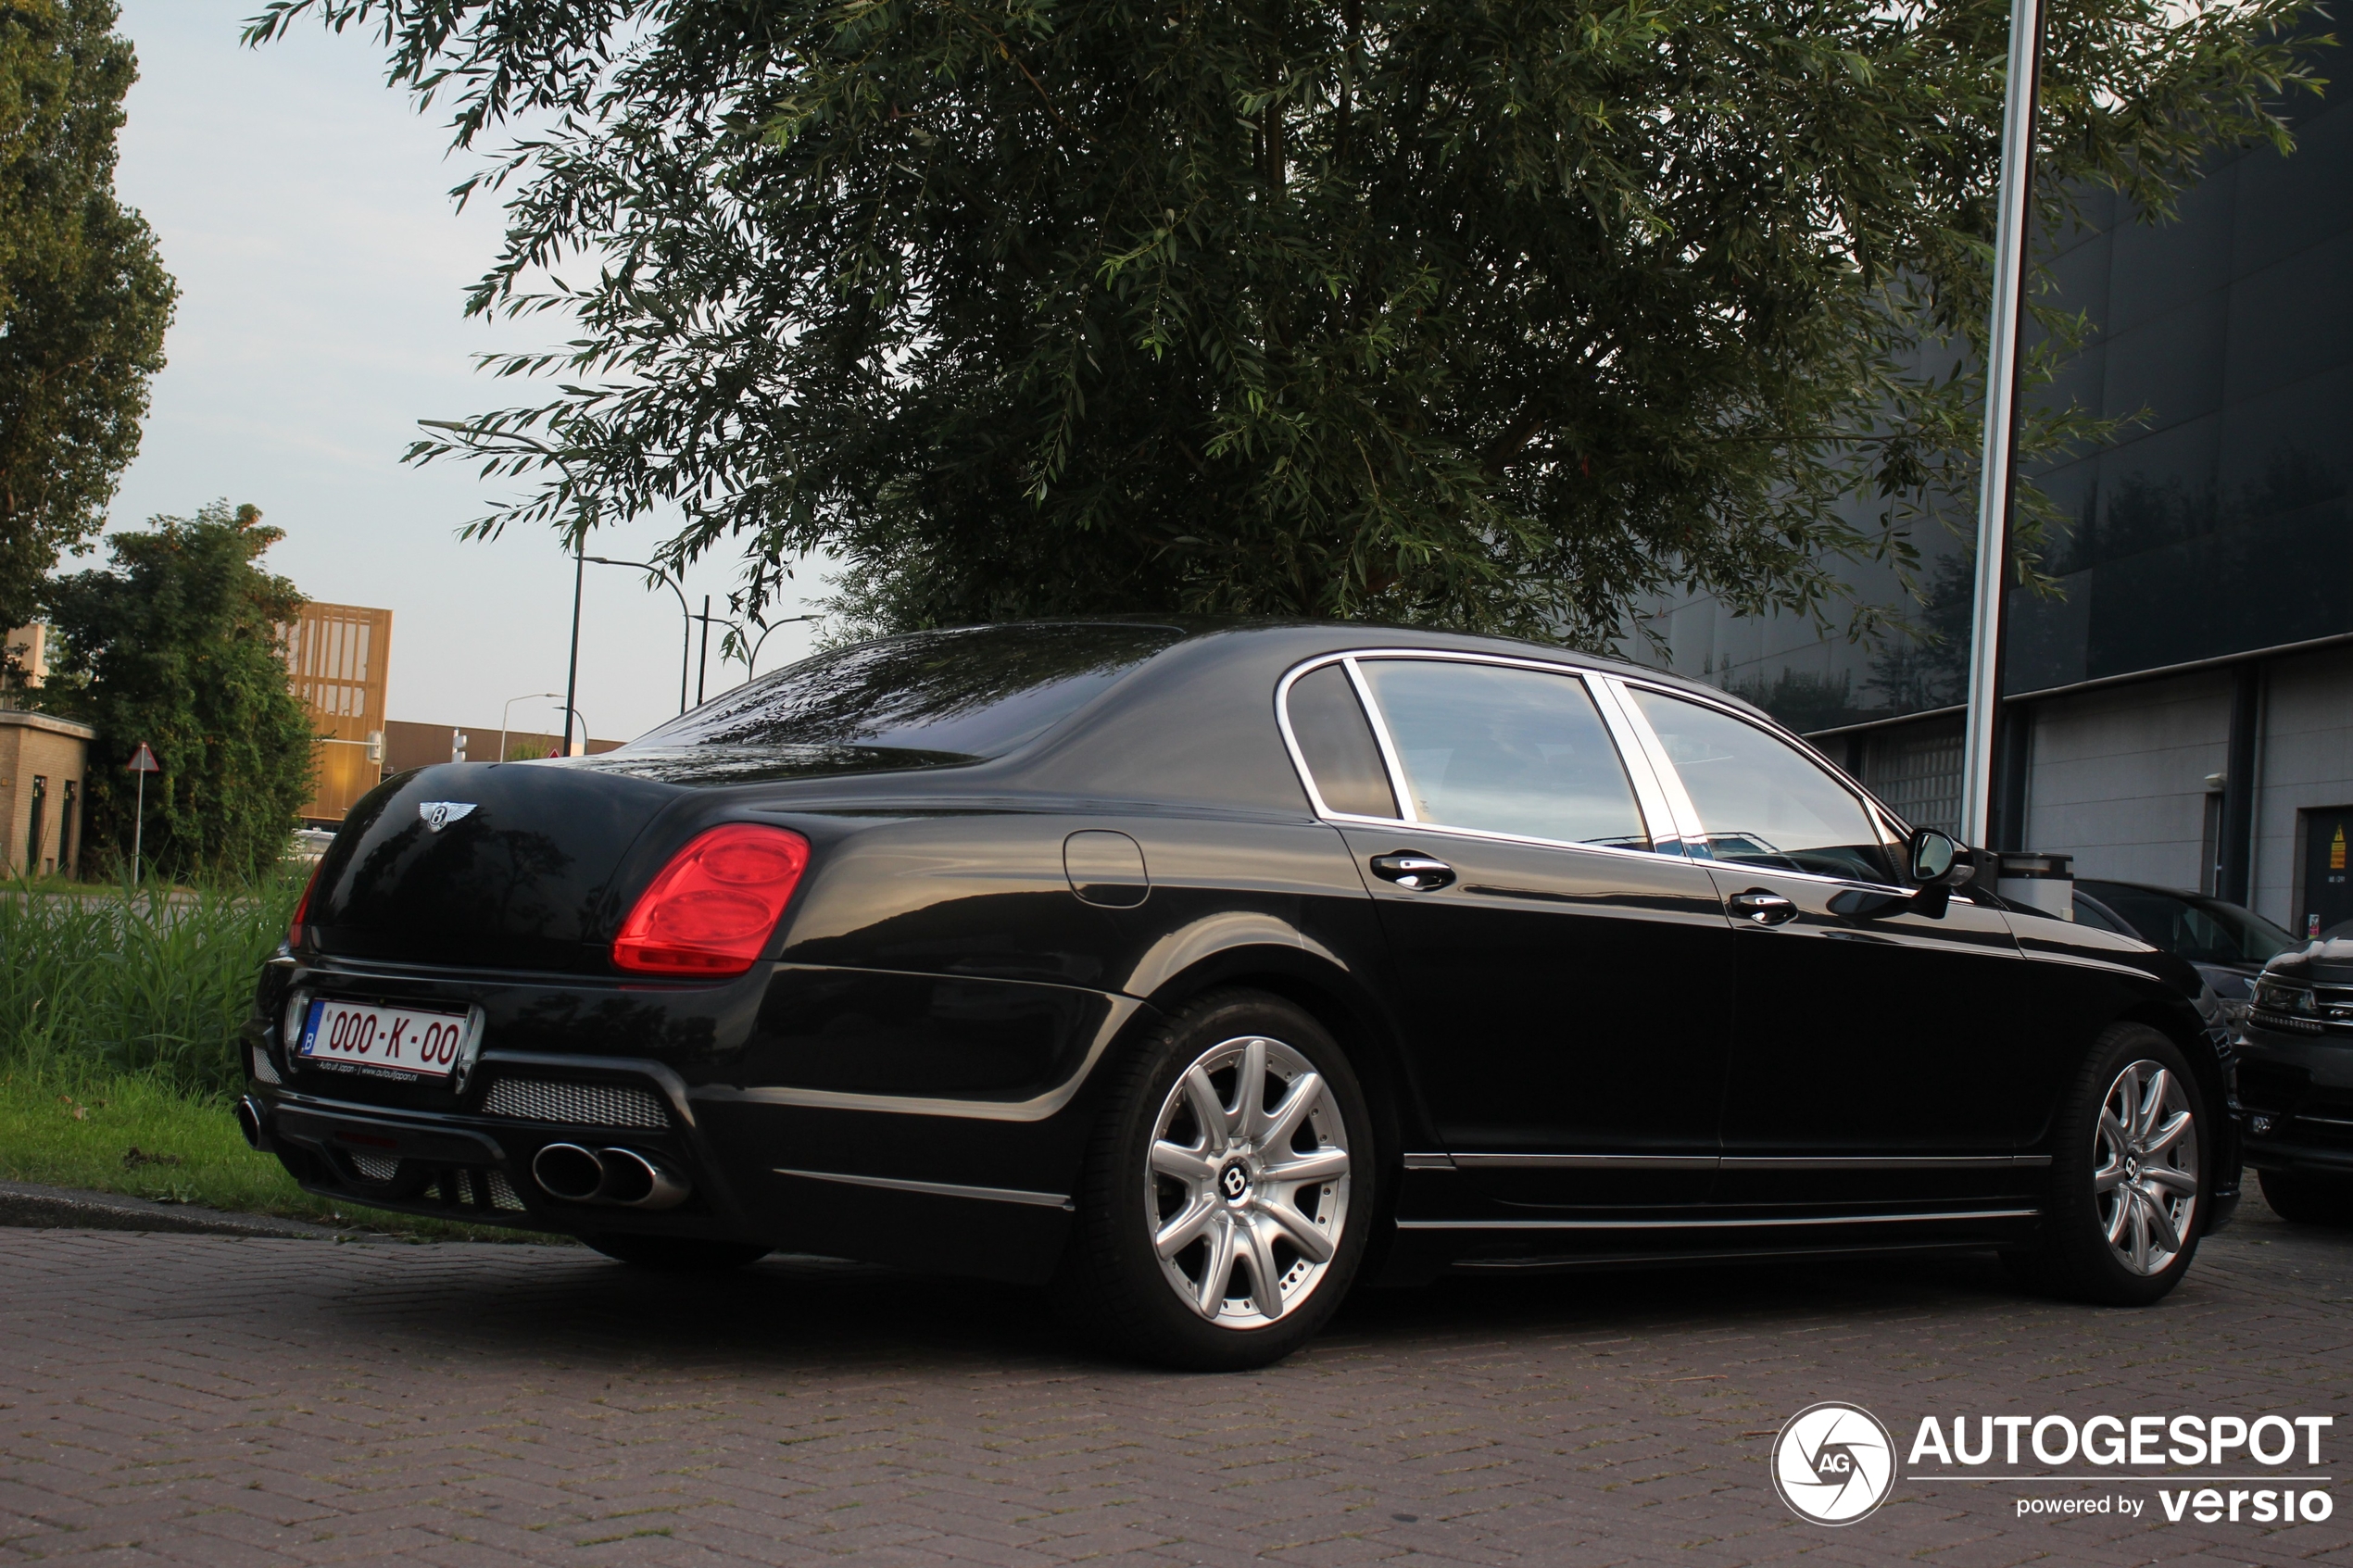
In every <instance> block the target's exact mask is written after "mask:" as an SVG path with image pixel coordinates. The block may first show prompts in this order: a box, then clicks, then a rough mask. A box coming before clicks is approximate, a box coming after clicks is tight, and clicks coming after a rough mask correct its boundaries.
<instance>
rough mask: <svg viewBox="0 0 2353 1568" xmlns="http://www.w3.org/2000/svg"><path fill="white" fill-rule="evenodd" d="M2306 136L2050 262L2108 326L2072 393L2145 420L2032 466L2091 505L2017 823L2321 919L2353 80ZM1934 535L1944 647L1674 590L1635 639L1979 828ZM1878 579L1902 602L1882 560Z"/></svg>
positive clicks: (2339, 890) (2039, 688) (2020, 636)
mask: <svg viewBox="0 0 2353 1568" xmlns="http://www.w3.org/2000/svg"><path fill="white" fill-rule="evenodd" d="M2296 138H2297V144H2298V145H2297V150H2296V153H2295V154H2294V155H2293V156H2292V157H2286V158H2282V157H2279V156H2277V155H2276V154H2274V153H2272V152H2271V151H2270V150H2269V149H2250V150H2247V151H2244V152H2241V153H2238V154H2236V155H2235V156H2233V157H2227V158H2224V159H2221V160H2219V161H2218V162H2217V163H2216V165H2215V166H2214V168H2213V169H2212V171H2211V172H2210V173H2209V174H2208V177H2207V178H2206V179H2205V180H2204V181H2203V182H2200V183H2199V184H2198V185H2196V187H2195V188H2193V189H2191V190H2189V191H2187V192H2185V193H2184V194H2183V198H2182V202H2181V207H2180V213H2179V217H2178V220H2175V221H2172V222H2169V223H2164V224H2158V225H2151V224H2147V223H2143V222H2138V221H2135V220H2134V219H2133V215H2132V214H2131V213H2130V212H2129V211H2120V210H2118V204H2117V203H2116V202H2115V201H2114V199H2113V198H2110V199H2108V200H2107V201H2103V202H2095V203H2094V204H2093V205H2092V206H2091V207H2089V209H2088V210H2087V212H2086V219H2087V221H2086V223H2085V225H2084V226H2083V228H2082V230H2081V231H2080V232H2077V233H2076V234H2074V235H2073V236H2072V237H2070V240H2069V241H2068V242H2067V243H2066V244H2065V245H2063V246H2062V248H2061V249H2060V250H2059V251H2058V253H2057V256H2056V257H2055V258H2054V260H2053V263H2052V265H2053V270H2054V272H2055V275H2056V278H2057V285H2058V299H2057V303H2058V304H2059V305H2060V306H2061V307H2063V308H2066V309H2070V310H2082V311H2083V312H2084V313H2086V315H2087V316H2088V317H2089V319H2090V320H2091V322H2092V323H2093V326H2094V329H2095V330H2094V332H2093V334H2092V336H2091V337H2090V339H2089V340H2088V342H2087V345H2086V346H2085V348H2084V350H2083V352H2082V354H2081V355H2080V356H2078V357H2077V358H2075V359H2074V360H2073V361H2071V362H2070V365H2069V366H2068V367H2067V369H2066V370H2065V371H2064V373H2063V375H2062V377H2061V379H2060V381H2059V383H2058V384H2057V386H2056V387H2055V388H2053V389H2052V393H2053V395H2056V396H2057V397H2058V398H2060V399H2062V400H2063V399H2066V398H2069V397H2072V398H2073V399H2075V400H2076V401H2078V402H2079V403H2081V404H2082V406H2084V407H2085V408H2090V409H2093V410H2095V411H2096V412H2099V413H2102V414H2105V415H2108V416H2110V417H2119V418H2122V417H2129V416H2133V415H2134V414H2136V413H2137V414H2143V415H2144V417H2143V418H2142V419H2141V420H2139V421H2138V422H2137V423H2135V424H2133V426H2132V427H2131V428H2130V429H2128V430H2127V431H2126V432H2125V433H2123V435H2122V436H2121V437H2120V439H2119V440H2118V441H2116V442H2115V443H2114V444H2113V445H2108V446H2107V447H2105V448H2103V449H2101V450H2098V451H2096V452H2092V453H2089V454H2085V455H2082V456H2079V457H2077V458H2072V459H2070V460H2069V461H2066V462H2062V463H2058V464H2055V465H2051V466H2049V467H2048V468H2046V469H2045V470H2042V471H2040V472H2039V473H2037V474H2036V476H2035V478H2036V481H2037V483H2040V484H2041V485H2042V487H2043V489H2044V490H2045V492H2046V493H2047V494H2048V495H2051V496H2052V497H2053V499H2054V500H2056V501H2057V503H2058V505H2059V507H2060V508H2061V509H2062V510H2063V511H2064V513H2065V514H2066V515H2065V521H2064V522H2063V523H2062V525H2061V526H2060V527H2059V528H2058V529H2057V532H2056V533H2055V534H2054V535H2053V537H2052V538H2051V539H2050V541H2049V543H2048V550H2047V554H2046V558H2045V570H2046V571H2050V572H2051V573H2053V574H2054V575H2055V576H2056V577H2057V581H2058V590H2059V591H2058V592H2057V594H2056V595H2054V596H2048V597H2038V596H2034V595H2032V594H2029V593H2027V592H2025V591H2023V590H2013V591H2012V593H2011V598H2010V603H2009V606H2008V616H2009V633H2008V638H2007V645H2006V648H2005V665H2004V688H2003V690H2004V699H2005V701H2004V724H2005V727H2006V728H2005V748H2004V749H2005V755H2006V764H2007V766H2006V770H2005V771H2006V774H2007V776H2006V778H2005V779H2004V780H2003V784H2002V789H2001V792H2000V793H2001V797H2002V798H2001V801H2000V806H1999V809H1997V813H1996V828H1995V837H1996V842H1997V844H1998V845H1999V847H2013V848H2035V849H2045V850H2060V851H2068V852H2071V853H2073V854H2074V855H2075V856H2076V871H2077V874H2078V875H2081V876H2102V877H2112V878H2121V879H2130V880H2136V881H2145V882H2157V883H2163V884H2171V885H2174V886H2180V887H2189V888H2200V889H2203V890H2207V891H2215V892H2220V893H2221V894H2222V895H2223V896H2224V897H2235V898H2238V899H2240V900H2241V901H2244V902H2246V903H2248V904H2250V905H2252V906H2253V907H2255V908H2256V909H2259V911H2260V912H2262V913H2264V914H2266V915H2268V916H2270V917H2271V919H2273V920H2275V921H2278V922H2281V923H2283V924H2288V925H2291V926H2292V928H2293V929H2295V930H2296V931H2297V932H2299V933H2302V932H2304V931H2306V930H2307V929H2308V928H2310V927H2312V926H2313V925H2314V924H2315V923H2316V922H2317V923H2318V924H2321V925H2327V924H2334V922H2336V921H2339V920H2345V919H2353V893H2348V889H2347V871H2346V865H2345V853H2344V848H2343V846H2344V843H2345V837H2346V835H2347V832H2348V831H2349V830H2353V508H2348V496H2347V490H2348V482H2353V94H2347V93H2344V92H2342V91H2338V92H2336V93H2334V94H2333V95H2332V96H2331V97H2330V98H2329V99H2328V100H2326V101H2325V102H2315V103H2313V104H2312V105H2310V106H2309V107H2307V108H2306V109H2305V110H2304V111H2303V112H2302V113H2301V114H2300V115H2299V117H2298V119H2297V123H2296ZM2144 411H2145V412H2144ZM1920 542H1921V544H1922V545H1923V546H1925V547H1927V548H1928V550H1929V552H1930V558H1928V559H1927V560H1926V561H1925V562H1924V570H1923V571H1922V572H1921V574H1920V578H1919V582H1920V583H1921V587H1922V591H1923V593H1924V595H1925V597H1926V599H1927V603H1926V604H1925V605H1919V604H1914V605H1912V606H1909V607H1908V608H1907V613H1908V614H1909V615H1910V616H1911V617H1912V618H1913V619H1914V621H1916V622H1918V623H1919V624H1921V625H1924V626H1929V627H1933V628H1935V629H1937V630H1938V631H1940V632H1943V633H1945V635H1944V639H1943V640H1942V641H1922V640H1915V639H1908V638H1899V639H1893V640H1890V641H1886V642H1882V643H1880V644H1876V645H1874V644H1855V643H1850V642H1847V641H1845V640H1844V639H1843V638H1835V637H1833V638H1827V639H1826V638H1823V637H1821V636H1819V635H1818V633H1817V632H1816V630H1815V628H1814V627H1813V626H1812V625H1811V624H1810V623H1806V622H1802V621H1797V620H1794V619H1790V618H1770V617H1768V618H1762V619H1751V620H1743V619H1739V618H1736V617H1733V616H1731V615H1730V614H1728V613H1727V612H1725V611H1724V609H1723V608H1722V607H1720V606H1719V605H1718V604H1717V603H1715V602H1714V601H1713V600H1711V599H1705V598H1699V599H1688V600H1674V601H1662V602H1660V603H1658V604H1656V605H1655V606H1653V607H1651V610H1652V613H1651V614H1650V615H1648V616H1647V617H1646V620H1647V621H1648V622H1649V624H1650V625H1651V627H1652V628H1653V629H1654V630H1655V631H1656V632H1657V633H1659V634H1660V636H1661V637H1662V638H1663V640H1664V642H1665V645H1666V648H1667V652H1666V654H1665V655H1664V656H1663V657H1662V656H1659V655H1655V654H1649V653H1646V651H1645V650H1644V649H1642V648H1641V647H1639V646H1629V651H1631V652H1632V653H1633V654H1634V657H1636V658H1638V659H1642V658H1648V659H1651V660H1652V661H1653V662H1657V663H1662V664H1665V665H1667V666H1669V667H1671V668H1673V669H1675V670H1676V671H1679V672H1680V673H1684V674H1689V675H1694V676H1699V677H1701V678H1704V679H1707V680H1711V681H1714V682H1717V683H1718V684H1722V685H1724V686H1726V687H1727V688H1729V689H1731V690H1735V691H1738V692H1740V693H1741V694H1742V695H1743V696H1749V697H1751V698H1752V699H1754V700H1756V701H1759V702H1761V703H1763V704H1764V705H1765V706H1766V707H1768V709H1773V710H1774V711H1775V712H1776V713H1777V714H1778V715H1779V716H1780V717H1781V718H1782V719H1784V720H1785V721H1789V722H1791V723H1793V724H1794V725H1795V726H1796V727H1798V728H1799V729H1801V730H1803V731H1805V732H1806V733H1807V734H1811V735H1812V736H1813V737H1814V738H1815V739H1816V740H1817V741H1818V743H1819V744H1821V745H1822V746H1824V747H1825V748H1826V749H1828V750H1830V751H1831V755H1833V756H1835V757H1840V758H1842V759H1843V760H1845V761H1846V762H1847V764H1848V766H1849V767H1850V768H1851V769H1852V770H1853V771H1856V773H1857V774H1858V775H1859V776H1861V777H1862V778H1864V779H1865V780H1866V782H1868V783H1869V784H1871V785H1872V786H1873V787H1874V788H1875V789H1877V790H1879V791H1880V792H1881V794H1882V795H1884V796H1885V797H1887V798H1888V799H1889V801H1890V803H1891V804H1893V805H1894V806H1895V807H1896V808H1897V809H1900V810H1903V811H1905V812H1906V813H1907V814H1908V815H1910V816H1912V817H1913V818H1914V819H1915V820H1917V821H1919V822H1934V823H1939V824H1942V825H1946V826H1951V825H1954V823H1955V822H1956V821H1957V817H1958V815H1959V777H1960V759H1961V743H1960V719H1959V712H1958V705H1959V703H1960V701H1961V699H1962V695H1963V690H1964V687H1965V684H1966V679H1967V658H1968V650H1967V620H1968V609H1969V552H1968V549H1967V546H1965V544H1964V543H1963V542H1961V541H1958V540H1954V539H1947V538H1944V537H1942V536H1938V537H1935V538H1924V539H1922V540H1921V541H1920ZM1851 580H1852V581H1853V582H1854V583H1855V586H1856V590H1857V591H1858V593H1859V594H1861V595H1862V596H1865V597H1867V598H1871V599H1876V600H1877V601H1879V602H1882V603H1889V604H1894V603H1897V602H1898V600H1899V596H1900V595H1901V594H1902V588H1901V586H1900V585H1899V584H1898V583H1896V582H1895V580H1894V576H1893V574H1892V573H1887V572H1882V571H1880V570H1879V569H1876V568H1871V567H1861V568H1857V569H1856V571H1854V573H1853V574H1852V579H1851ZM2332 857H2334V859H2332Z"/></svg>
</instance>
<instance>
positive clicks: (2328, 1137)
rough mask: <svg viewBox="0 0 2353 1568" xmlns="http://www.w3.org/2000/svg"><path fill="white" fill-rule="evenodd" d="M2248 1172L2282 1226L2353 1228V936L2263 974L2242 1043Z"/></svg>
mask: <svg viewBox="0 0 2353 1568" xmlns="http://www.w3.org/2000/svg"><path fill="white" fill-rule="evenodd" d="M2237 1057H2238V1063H2237V1081H2238V1113H2239V1116H2240V1118H2241V1119H2242V1121H2243V1122H2244V1123H2245V1126H2246V1162H2247V1163H2248V1164H2249V1165H2252V1166H2254V1167H2255V1169H2256V1172H2257V1173H2258V1176H2259V1179H2260V1181H2261V1182H2262V1185H2263V1200H2264V1201H2265V1202H2267V1203H2269V1204H2270V1205H2271V1207H2272V1208H2273V1209H2274V1210H2277V1211H2278V1212H2279V1213H2280V1215H2281V1216H2282V1217H2283V1218H2285V1219H2290V1220H2298V1221H2304V1222H2308V1223H2316V1224H2337V1225H2342V1224H2353V936H2343V937H2332V936H2328V935H2322V936H2321V937H2319V938H2316V939H2315V940H2313V941H2311V942H2309V943H2307V944H2304V945H2303V946H2301V947H2297V948H2296V949H2294V950H2292V951H2289V952H2285V953H2282V954H2280V955H2279V956H2278V957H2277V958H2274V959H2273V960H2271V962H2270V963H2268V964H2266V965H2265V966H2264V968H2263V973H2262V975H2261V976H2260V977H2259V979H2258V980H2257V981H2256V983H2255V1001H2254V1005H2253V1006H2252V1007H2251V1008H2250V1009H2249V1010H2248V1011H2247V1014H2246V1022H2245V1024H2244V1025H2243V1026H2242V1028H2241V1030H2240V1034H2239V1038H2238V1042H2237Z"/></svg>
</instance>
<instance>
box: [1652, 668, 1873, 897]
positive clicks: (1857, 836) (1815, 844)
mask: <svg viewBox="0 0 2353 1568" xmlns="http://www.w3.org/2000/svg"><path fill="white" fill-rule="evenodd" d="M1628 690H1629V694H1630V695H1631V696H1632V697H1633V698H1634V701H1635V704H1636V706H1638V707H1639V708H1641V709H1642V717H1643V718H1645V719H1647V720H1649V721H1650V726H1651V728H1652V730H1654V731H1655V732H1656V734H1657V735H1658V738H1659V741H1660V743H1661V744H1662V745H1663V746H1665V747H1666V748H1667V759H1668V760H1669V761H1671V762H1673V763H1674V764H1675V771H1676V773H1677V774H1678V775H1679V776H1680V778H1681V779H1682V781H1683V789H1684V792H1685V793H1686V794H1688V795H1689V796H1690V797H1692V809H1694V810H1696V811H1698V813H1699V820H1700V825H1701V826H1702V827H1703V828H1704V829H1705V831H1706V834H1707V848H1708V853H1709V854H1710V855H1712V856H1714V857H1715V858H1716V859H1718V860H1729V861H1731V862H1733V863H1735V864H1739V865H1751V866H1756V867H1758V868H1760V869H1763V870H1768V871H1783V872H1808V873H1810V874H1812V875H1815V876H1835V877H1849V878H1853V879H1856V880H1858V881H1863V882H1876V883H1882V884H1885V883H1891V882H1893V881H1894V871H1893V868H1892V867H1891V866H1890V864H1889V862H1888V855H1887V849H1886V847H1885V846H1884V845H1882V844H1881V842H1880V836H1879V834H1878V832H1877V830H1876V829H1874V828H1873V827H1872V825H1871V819H1870V815H1869V813H1868V812H1866V811H1865V810H1864V809H1863V805H1862V802H1861V801H1859V800H1857V799H1856V798H1855V797H1854V795H1853V794H1852V793H1850V792H1849V791H1848V790H1847V789H1846V788H1845V787H1844V786H1843V785H1842V784H1839V783H1838V781H1837V780H1835V779H1833V778H1832V777H1831V775H1830V774H1829V773H1828V772H1826V771H1824V770H1823V769H1822V767H1821V766H1820V765H1819V764H1818V763H1817V762H1816V761H1815V760H1814V759H1812V758H1810V757H1808V756H1806V754H1805V753H1804V752H1802V751H1799V750H1798V749H1797V748H1796V747H1794V746H1791V745H1790V744H1789V743H1788V742H1787V741H1784V740H1781V739H1780V737H1778V736H1776V735H1773V734H1768V733H1767V732H1766V731H1764V730H1761V729H1759V728H1757V727H1756V726H1755V725H1754V724H1750V723H1746V722H1743V721H1741V720H1739V719H1735V718H1733V717H1732V716H1731V715H1730V714H1729V713H1725V712H1722V711H1719V710H1718V709H1713V708H1709V707H1706V706H1705V705H1703V704H1701V703H1696V702H1686V701H1685V700H1683V699H1682V698H1680V697H1673V696H1667V695H1666V694H1665V693H1664V692H1655V691H1649V690H1646V689H1644V688H1642V687H1640V686H1634V687H1629V688H1628Z"/></svg>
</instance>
